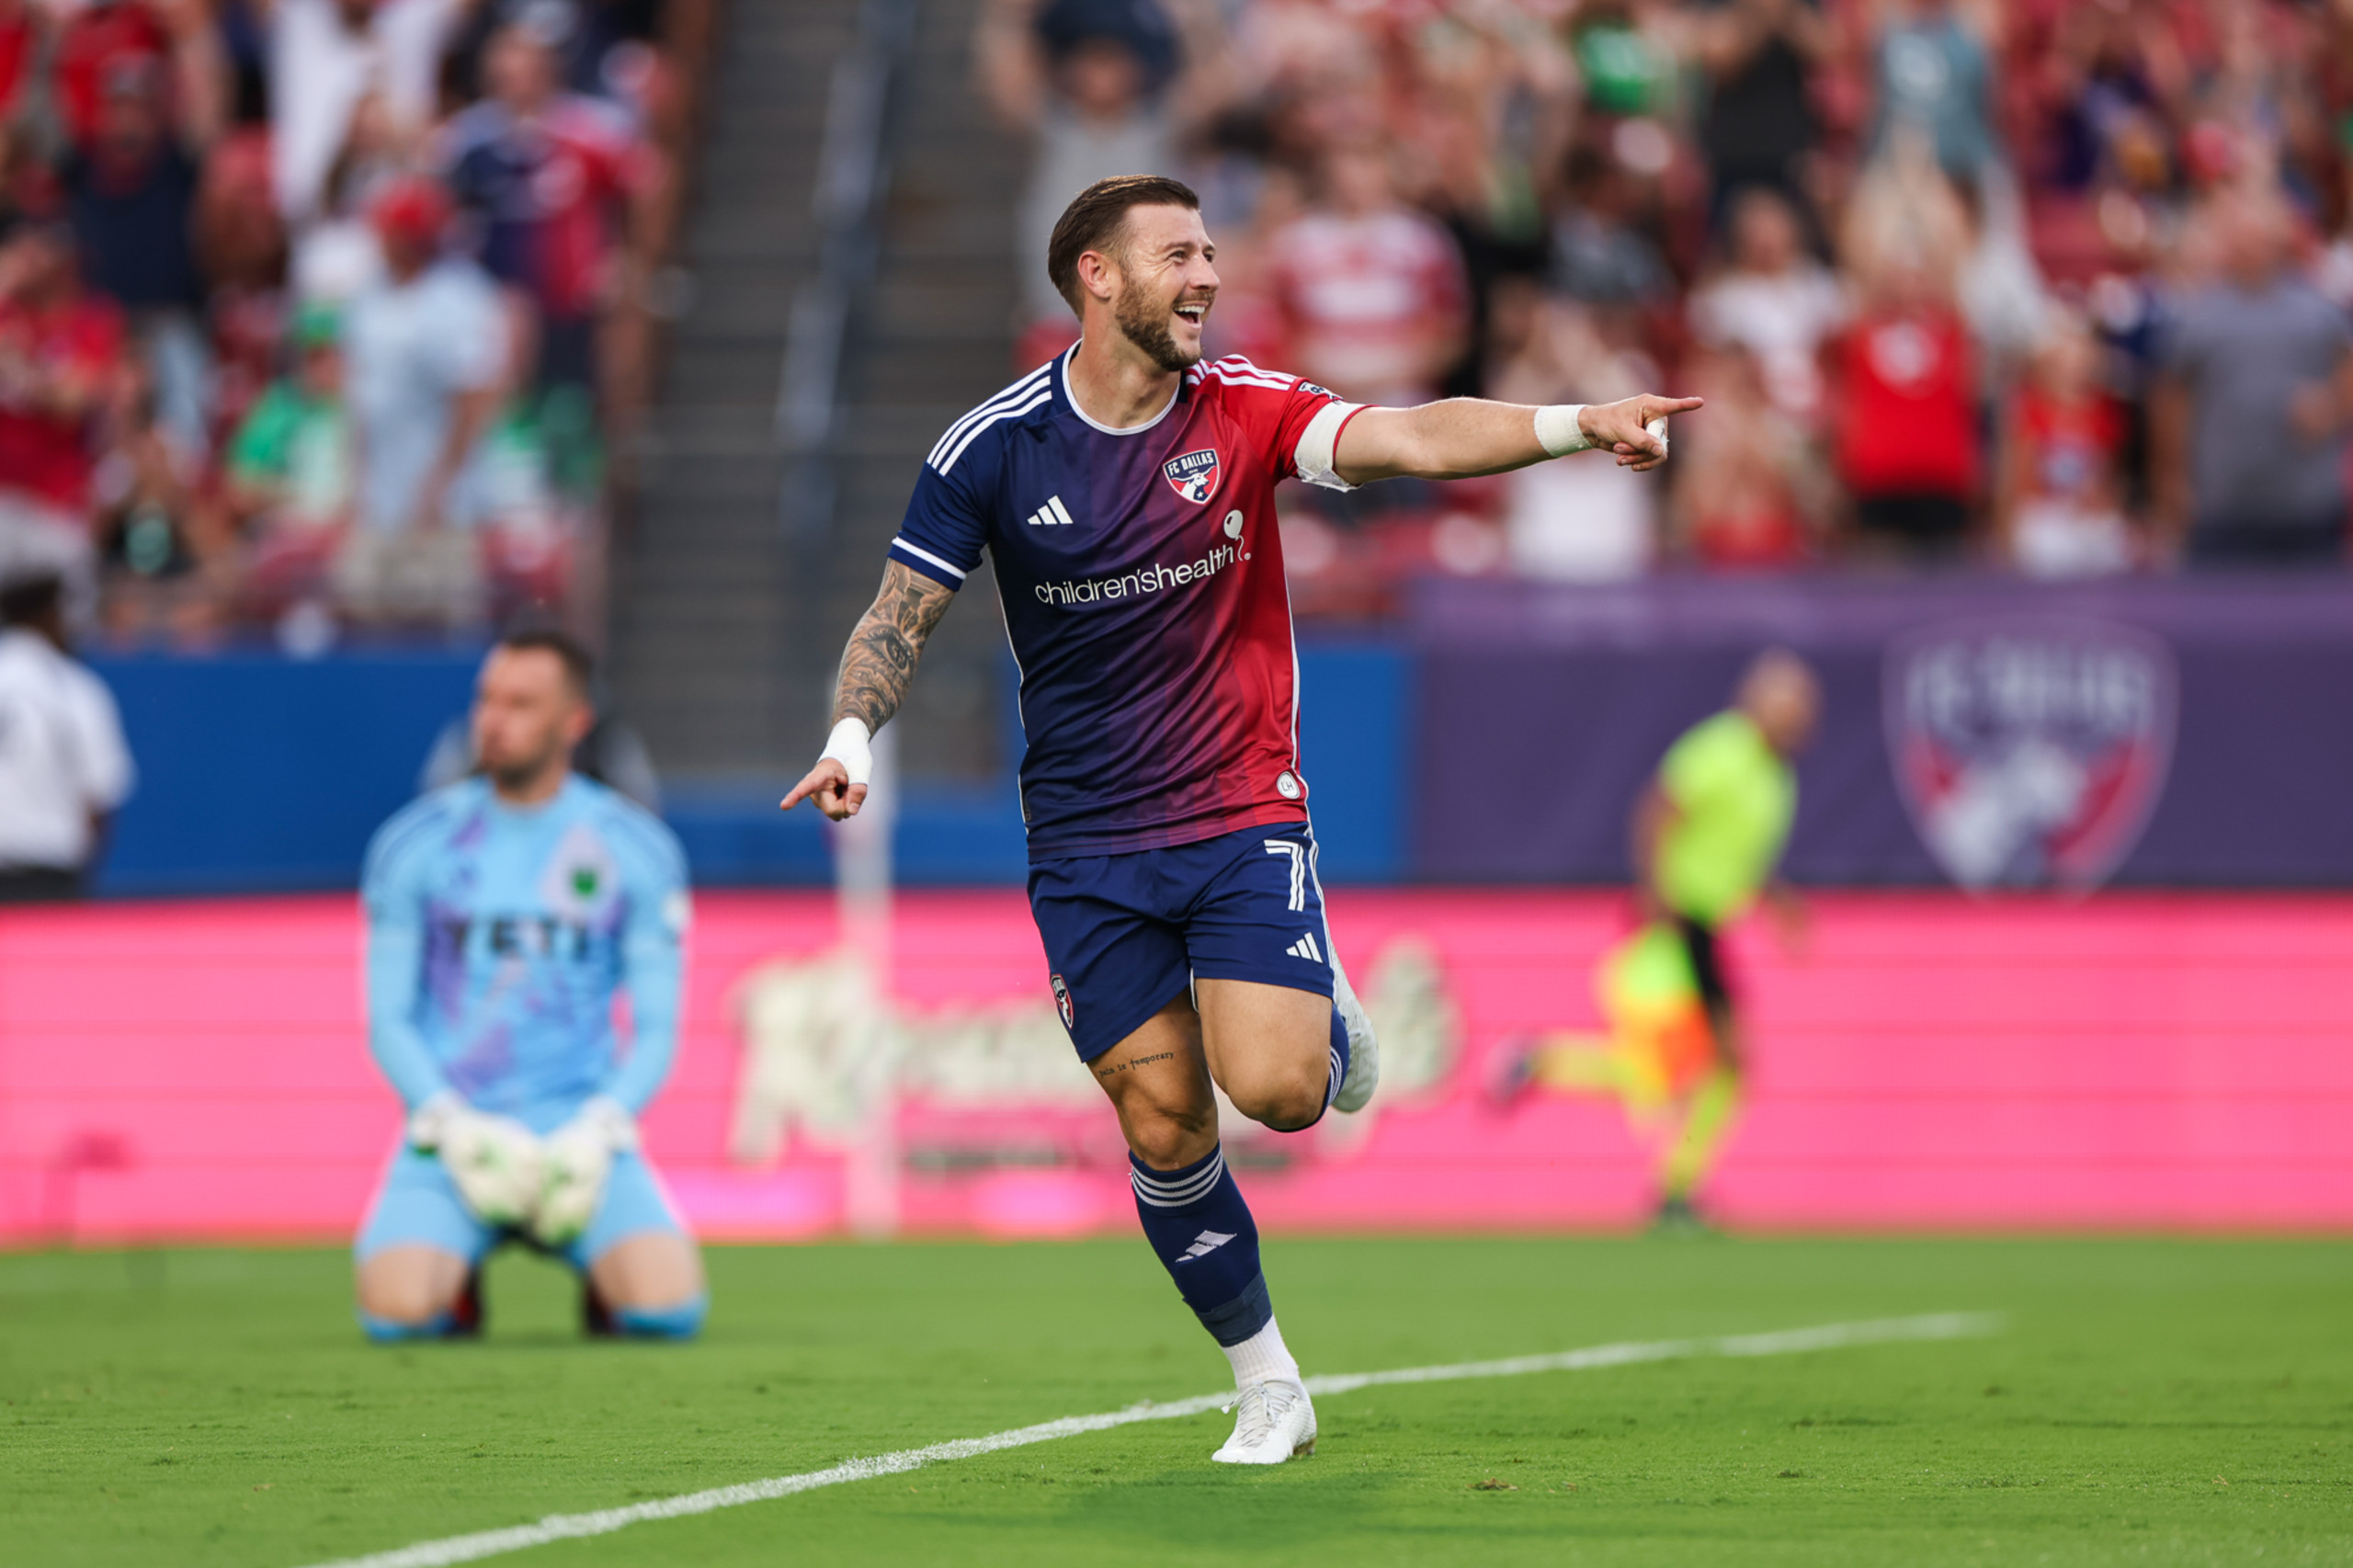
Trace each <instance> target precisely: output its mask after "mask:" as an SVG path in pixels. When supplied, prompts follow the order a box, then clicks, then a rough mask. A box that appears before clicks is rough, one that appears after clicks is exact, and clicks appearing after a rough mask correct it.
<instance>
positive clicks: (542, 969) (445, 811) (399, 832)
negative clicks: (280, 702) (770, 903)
mask: <svg viewBox="0 0 2353 1568" xmlns="http://www.w3.org/2000/svg"><path fill="white" fill-rule="evenodd" d="M360 896H361V899H362V902H363V903H365V905H366V908H367V915H368V1023H369V1028H368V1038H369V1049H370V1050H372V1051H374V1052H375V1056H376V1061H377V1062H378V1063H379V1064H380V1065H381V1067H382V1068H383V1070H384V1075H385V1076H386V1077H388V1078H390V1079H391V1080H392V1086H393V1088H395V1089H396V1090H398V1091H399V1092H400V1096H401V1098H402V1099H403V1100H404V1101H405V1102H406V1103H407V1104H408V1105H409V1106H411V1107H415V1106H416V1105H419V1104H421V1103H422V1102H424V1101H425V1100H426V1099H429V1098H431V1097H432V1096H434V1095H436V1094H438V1093H439V1092H440V1091H441V1090H443V1089H445V1088H446V1089H454V1090H456V1091H457V1092H458V1094H459V1095H460V1096H463V1097H464V1098H465V1100H466V1101H467V1102H468V1103H469V1104H471V1105H473V1106H475V1107H477V1108H480V1109H483V1110H486V1111H494V1112H498V1113H501V1114H504V1115H508V1116H514V1117H517V1118H520V1119H522V1120H523V1121H525V1122H527V1123H529V1125H530V1126H531V1127H532V1128H533V1129H534V1130H536V1131H542V1132H544V1131H548V1130H549V1129H551V1128H553V1127H557V1126H560V1125H561V1124H562V1123H563V1121H564V1120H565V1119H568V1118H569V1117H570V1116H571V1115H572V1113H573V1112H574V1110H575V1109H577V1108H578V1107H579V1106H580V1104H581V1102H582V1101H584V1100H585V1099H587V1098H588V1097H589V1096H592V1095H597V1094H605V1095H609V1096H612V1097H613V1098H614V1099H617V1100H619V1101H620V1103H621V1104H622V1105H624V1106H626V1107H628V1108H629V1109H630V1111H631V1114H635V1113H636V1112H638V1111H640V1110H642V1109H643V1108H644V1106H645V1102H646V1101H647V1100H649V1099H651V1098H652V1097H653V1096H654V1090H655V1089H657V1088H659V1087H660V1086H661V1084H662V1080H663V1078H664V1077H665V1075H666V1074H668V1072H669V1070H670V1062H671V1059H672V1058H673V1057H674V1056H675V1055H676V1051H677V1039H678V1012H679V994H680V989H681V984H682V982H683V979H684V968H685V941H686V932H687V925H688V893H687V864H686V858H685V856H684V855H683V854H681V853H680V851H679V849H678V842H677V840H676V838H675V837H673V836H672V835H671V833H670V830H669V829H668V828H666V827H665V826H664V825H663V824H661V822H660V821H658V820H657V819H655V818H654V817H653V816H651V815H649V814H648V813H647V812H644V811H643V810H642V809H641V808H640V807H638V806H636V805H635V804H633V803H631V801H628V800H625V799H623V798H622V797H621V796H620V795H618V794H615V793H614V792H613V791H612V790H608V789H606V788H604V787H603V786H602V785H600V784H596V783H593V782H591V781H590V780H588V779H585V778H579V777H577V776H574V778H570V779H567V780H566V781H565V783H564V786H563V790H562V791H561V792H560V793H559V794H558V795H557V796H556V797H555V798H554V799H553V800H551V801H548V802H547V804H545V805H543V806H539V807H534V808H529V809H519V808H517V807H514V806H509V805H506V804H505V803H503V802H502V801H499V799H498V798H497V796H496V794H495V793H494V791H493V790H492V789H491V786H490V784H489V782H488V780H486V779H483V778H468V779H464V780H461V781H460V782H459V783H456V784H452V785H450V786H449V787H448V788H447V789H442V790H435V791H434V792H433V793H431V794H429V795H426V797H424V798H423V799H422V800H419V801H415V803H414V804H412V805H410V806H408V807H407V808H405V809H404V810H403V811H402V812H399V813H398V814H396V815H395V816H393V818H392V820H391V821H390V822H387V823H386V824H384V825H383V826H382V827H381V828H379V829H378V830H377V833H376V837H375V841H374V842H373V843H371V844H370V845H369V848H368V862H367V869H366V871H365V872H364V874H363V876H362V879H361V886H360ZM622 991H626V992H627V993H628V995H629V1019H630V1029H629V1037H628V1041H627V1044H626V1047H624V1045H623V1042H622V1039H621V1036H620V1031H619V1029H618V1028H617V1024H616V1020H615V1017H614V1002H615V999H616V995H617V994H618V993H620V992H622Z"/></svg>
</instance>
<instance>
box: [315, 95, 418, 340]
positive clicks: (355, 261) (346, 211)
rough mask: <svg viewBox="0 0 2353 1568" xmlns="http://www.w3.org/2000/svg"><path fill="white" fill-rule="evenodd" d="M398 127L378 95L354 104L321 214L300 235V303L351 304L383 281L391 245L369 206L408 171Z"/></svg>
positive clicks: (329, 174)
mask: <svg viewBox="0 0 2353 1568" xmlns="http://www.w3.org/2000/svg"><path fill="white" fill-rule="evenodd" d="M407 167H408V159H407V155H406V151H405V149H404V147H403V145H402V138H401V134H400V131H399V128H398V125H397V123H396V121H395V119H394V117H393V115H392V111H391V110H390V109H388V108H385V106H384V100H383V98H382V97H381V96H379V95H377V94H374V93H370V94H369V95H367V96H366V97H362V98H361V99H360V100H359V101H358V103H357V104H355V105H353V106H352V110H351V124H350V128H349V131H348V132H347V136H346V138H345V141H344V144H343V150H342V151H341V152H340V153H337V154H336V155H335V163H334V165H333V166H331V167H330V168H329V169H328V170H327V173H326V179H325V184H324V186H323V187H321V190H320V193H319V199H318V205H317V210H316V212H315V214H314V215H313V218H312V219H311V221H310V222H307V223H305V224H303V225H302V226H301V230H300V231H299V233H297V235H296V237H295V239H294V243H293V248H292V251H291V253H290V256H289V257H288V262H287V270H288V281H289V282H290V284H291V285H292V287H293V290H294V296H295V298H296V299H297V300H300V301H304V302H308V303H317V304H330V305H338V306H339V305H344V304H347V303H349V302H350V301H352V300H353V299H354V298H356V297H357V296H358V294H359V293H360V292H361V290H365V289H368V288H369V287H371V286H372V285H374V284H376V283H378V282H380V281H381V280H382V278H383V276H384V248H383V245H382V244H381V243H380V242H379V241H378V240H377V238H376V225H375V222H374V221H373V220H372V219H371V218H370V217H369V206H370V204H371V203H372V202H373V201H374V199H375V198H376V197H377V195H378V194H379V193H381V191H382V190H383V188H384V187H386V186H387V185H389V184H391V183H392V181H393V180H395V179H397V178H399V177H400V176H401V175H403V174H404V173H405V172H406V171H407Z"/></svg>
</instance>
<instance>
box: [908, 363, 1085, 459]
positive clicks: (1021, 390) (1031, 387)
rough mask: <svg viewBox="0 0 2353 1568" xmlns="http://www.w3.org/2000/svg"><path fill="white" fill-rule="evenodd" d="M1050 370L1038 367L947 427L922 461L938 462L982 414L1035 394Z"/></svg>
mask: <svg viewBox="0 0 2353 1568" xmlns="http://www.w3.org/2000/svg"><path fill="white" fill-rule="evenodd" d="M1052 369H1053V366H1052V365H1051V364H1045V365H1040V366H1039V367H1038V369H1035V370H1032V371H1031V372H1029V374H1028V375H1026V376H1024V377H1022V378H1021V379H1020V380H1019V381H1016V382H1014V383H1013V384H1012V385H1011V386H1009V387H1007V388H1006V389H1005V390H1004V391H1003V392H998V393H997V394H996V395H995V397H992V398H990V399H989V400H988V401H987V402H986V403H982V404H981V405H980V406H979V407H977V408H975V409H973V410H972V412H970V413H968V414H966V415H964V416H963V417H962V418H961V419H959V420H958V421H956V423H955V424H953V425H950V426H949V427H948V430H947V433H946V434H945V435H943V436H941V437H939V440H938V444H937V445H936V446H934V447H933V448H932V449H931V455H930V456H928V457H926V458H925V459H924V461H926V462H937V461H938V460H939V454H940V453H941V452H942V451H943V450H945V449H947V447H948V444H949V442H951V441H953V440H955V439H956V437H959V436H961V435H962V434H963V433H964V430H965V428H966V427H967V426H970V425H971V424H972V421H973V420H975V419H978V418H980V417H981V416H982V415H984V414H989V413H993V412H995V410H997V409H999V408H1002V407H1004V406H1005V405H1006V404H1007V403H1014V402H1017V401H1018V400H1019V399H1021V398H1023V397H1025V396H1027V395H1028V394H1029V393H1030V392H1035V391H1036V390H1037V389H1038V382H1039V381H1040V378H1041V377H1043V376H1045V375H1046V374H1047V373H1048V372H1050V371H1051V370H1052Z"/></svg>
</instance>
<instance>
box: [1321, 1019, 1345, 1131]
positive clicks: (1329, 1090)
mask: <svg viewBox="0 0 2353 1568" xmlns="http://www.w3.org/2000/svg"><path fill="white" fill-rule="evenodd" d="M1347 1081H1348V1023H1347V1019H1346V1018H1343V1017H1340V1009H1339V1008H1337V1007H1334V1008H1333V1009H1332V1081H1331V1082H1330V1083H1328V1084H1326V1085H1324V1109H1325V1110H1330V1109H1331V1108H1332V1102H1333V1101H1334V1100H1335V1099H1337V1098H1338V1097H1339V1094H1340V1085H1343V1084H1345V1083H1347Z"/></svg>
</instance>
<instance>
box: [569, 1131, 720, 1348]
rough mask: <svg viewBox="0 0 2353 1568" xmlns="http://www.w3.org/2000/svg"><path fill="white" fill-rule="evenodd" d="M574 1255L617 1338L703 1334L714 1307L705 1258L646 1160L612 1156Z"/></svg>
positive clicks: (633, 1155) (630, 1153)
mask: <svg viewBox="0 0 2353 1568" xmlns="http://www.w3.org/2000/svg"><path fill="white" fill-rule="evenodd" d="M570 1256H571V1258H572V1262H573V1266H574V1267H576V1268H579V1269H580V1270H581V1271H582V1272H583V1273H584V1274H585V1276H586V1278H587V1281H588V1288H589V1290H591V1291H592V1292H593V1293H594V1295H595V1297H596V1300H597V1304H598V1305H599V1306H601V1308H602V1309H603V1311H604V1313H605V1314H606V1316H607V1318H608V1320H609V1322H610V1324H611V1326H612V1329H613V1331H614V1332H616V1333H619V1334H622V1335H630V1336H631V1337H644V1338H649V1339H690V1338H692V1337H693V1336H694V1335H696V1334H698V1333H699V1332H700V1331H701V1329H702V1323H703V1318H704V1317H705V1315H706V1314H707V1313H708V1312H710V1294H709V1292H708V1291H707V1290H706V1289H705V1288H704V1282H703V1271H702V1254H701V1253H700V1252H699V1250H698V1249H697V1248H696V1246H695V1243H694V1238H693V1237H692V1236H690V1235H688V1233H687V1228H686V1226H685V1225H684V1224H682V1223H680V1221H679V1220H678V1214H677V1210H676V1208H675V1207H674V1206H673V1205H672V1204H671V1202H670V1195H669V1194H668V1193H667V1192H665V1191H664V1190H663V1187H662V1182H661V1178H660V1177H658V1176H655V1175H654V1167H653V1166H652V1165H648V1164H647V1163H646V1161H645V1157H644V1156H643V1155H642V1154H640V1153H636V1152H634V1151H631V1150H624V1151H622V1152H620V1153H617V1154H615V1155H614V1156H613V1165H612V1170H611V1172H610V1173H609V1174H608V1176H606V1178H605V1191H604V1196H603V1197H602V1198H600V1199H598V1200H597V1214H596V1217H595V1218H594V1219H592V1220H591V1221H589V1222H588V1229H587V1231H586V1232H585V1233H584V1234H583V1235H582V1236H581V1238H580V1240H579V1241H578V1242H577V1243H575V1244H574V1246H573V1248H572V1249H571V1254H570Z"/></svg>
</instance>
